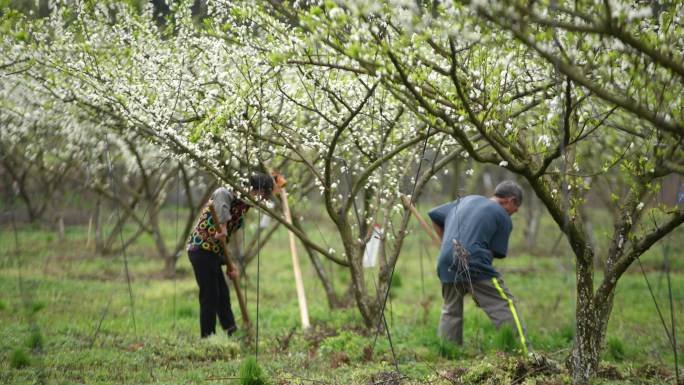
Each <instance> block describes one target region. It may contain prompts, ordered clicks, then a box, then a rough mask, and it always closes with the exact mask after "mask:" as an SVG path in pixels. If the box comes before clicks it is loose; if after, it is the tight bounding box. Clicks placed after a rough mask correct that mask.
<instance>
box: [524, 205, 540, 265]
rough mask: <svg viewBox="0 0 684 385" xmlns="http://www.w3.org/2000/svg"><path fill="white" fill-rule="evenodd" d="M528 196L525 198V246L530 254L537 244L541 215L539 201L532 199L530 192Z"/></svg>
mask: <svg viewBox="0 0 684 385" xmlns="http://www.w3.org/2000/svg"><path fill="white" fill-rule="evenodd" d="M528 196H530V198H528V199H527V202H529V203H528V208H527V215H526V217H527V226H526V227H525V248H526V249H527V252H528V253H530V254H534V251H535V250H536V244H537V234H538V233H539V222H540V219H541V216H542V210H541V207H539V201H537V200H536V199H533V198H532V196H531V194H530V195H528Z"/></svg>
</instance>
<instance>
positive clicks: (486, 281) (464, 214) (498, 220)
mask: <svg viewBox="0 0 684 385" xmlns="http://www.w3.org/2000/svg"><path fill="white" fill-rule="evenodd" d="M522 200H523V193H522V189H521V188H520V186H519V185H518V184H517V183H515V182H513V181H504V182H501V183H500V184H499V185H498V186H496V189H495V191H494V195H493V196H492V197H489V198H487V197H484V196H479V195H469V196H466V197H463V198H460V199H457V200H455V201H453V202H450V203H446V204H444V205H441V206H438V207H435V208H434V209H432V210H430V212H429V213H428V215H429V216H430V219H432V223H433V226H434V227H435V229H436V230H437V233H438V234H439V235H440V237H441V239H442V246H441V249H440V254H439V261H438V264H437V273H438V275H439V279H440V281H441V282H442V298H443V299H444V305H443V306H442V314H441V317H440V322H439V335H440V336H441V337H442V338H443V339H445V340H447V341H451V342H454V343H456V344H459V345H460V344H462V343H463V296H464V295H466V294H468V293H470V294H471V295H472V296H473V299H474V300H475V303H476V304H477V305H478V306H479V307H480V308H482V310H484V311H485V313H487V316H489V318H490V319H491V320H492V322H493V323H494V326H496V328H497V329H498V328H499V327H501V326H503V325H506V324H508V325H510V326H511V327H512V328H513V330H515V332H516V333H517V335H518V338H519V339H520V345H521V347H522V350H523V352H525V353H527V343H526V341H525V328H524V327H523V325H522V320H521V319H520V316H519V315H518V310H517V309H516V305H515V299H514V298H513V296H512V295H511V293H510V292H509V291H508V289H507V288H506V286H505V285H504V282H503V280H502V279H501V275H500V274H499V273H498V272H497V271H496V270H494V267H493V266H492V260H493V259H494V258H504V257H506V253H507V251H508V238H509V236H510V234H511V230H513V223H512V222H511V215H513V214H514V213H515V212H516V211H518V208H519V207H520V205H521V204H522Z"/></svg>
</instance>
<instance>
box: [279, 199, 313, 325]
mask: <svg viewBox="0 0 684 385" xmlns="http://www.w3.org/2000/svg"><path fill="white" fill-rule="evenodd" d="M280 199H281V201H282V203H283V212H284V213H285V220H286V221H287V223H289V224H292V214H291V213H290V206H289V205H288V204H287V192H286V191H285V188H282V189H281V191H280ZM288 235H289V238H290V253H291V254H292V270H293V271H294V276H295V286H296V288H297V301H298V302H299V315H300V316H301V319H302V329H308V328H309V326H310V323H309V310H308V308H307V306H306V294H305V293H304V282H303V281H302V270H301V268H300V266H299V255H298V254H297V245H296V243H295V235H294V234H293V233H292V231H288Z"/></svg>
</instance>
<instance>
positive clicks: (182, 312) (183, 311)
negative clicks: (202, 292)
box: [178, 307, 195, 318]
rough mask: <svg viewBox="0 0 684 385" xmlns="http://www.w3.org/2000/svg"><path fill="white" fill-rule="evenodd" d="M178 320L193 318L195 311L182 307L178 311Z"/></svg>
mask: <svg viewBox="0 0 684 385" xmlns="http://www.w3.org/2000/svg"><path fill="white" fill-rule="evenodd" d="M178 317H179V318H193V317H195V310H193V308H191V307H182V308H180V309H178Z"/></svg>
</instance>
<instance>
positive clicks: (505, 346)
mask: <svg viewBox="0 0 684 385" xmlns="http://www.w3.org/2000/svg"><path fill="white" fill-rule="evenodd" d="M517 347H518V344H517V341H516V335H515V332H514V331H513V327H512V326H511V325H504V326H502V327H501V328H500V329H499V330H498V331H497V332H496V334H495V335H494V348H496V349H497V350H499V351H503V352H508V353H511V352H514V351H515V349H516V348H517Z"/></svg>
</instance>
